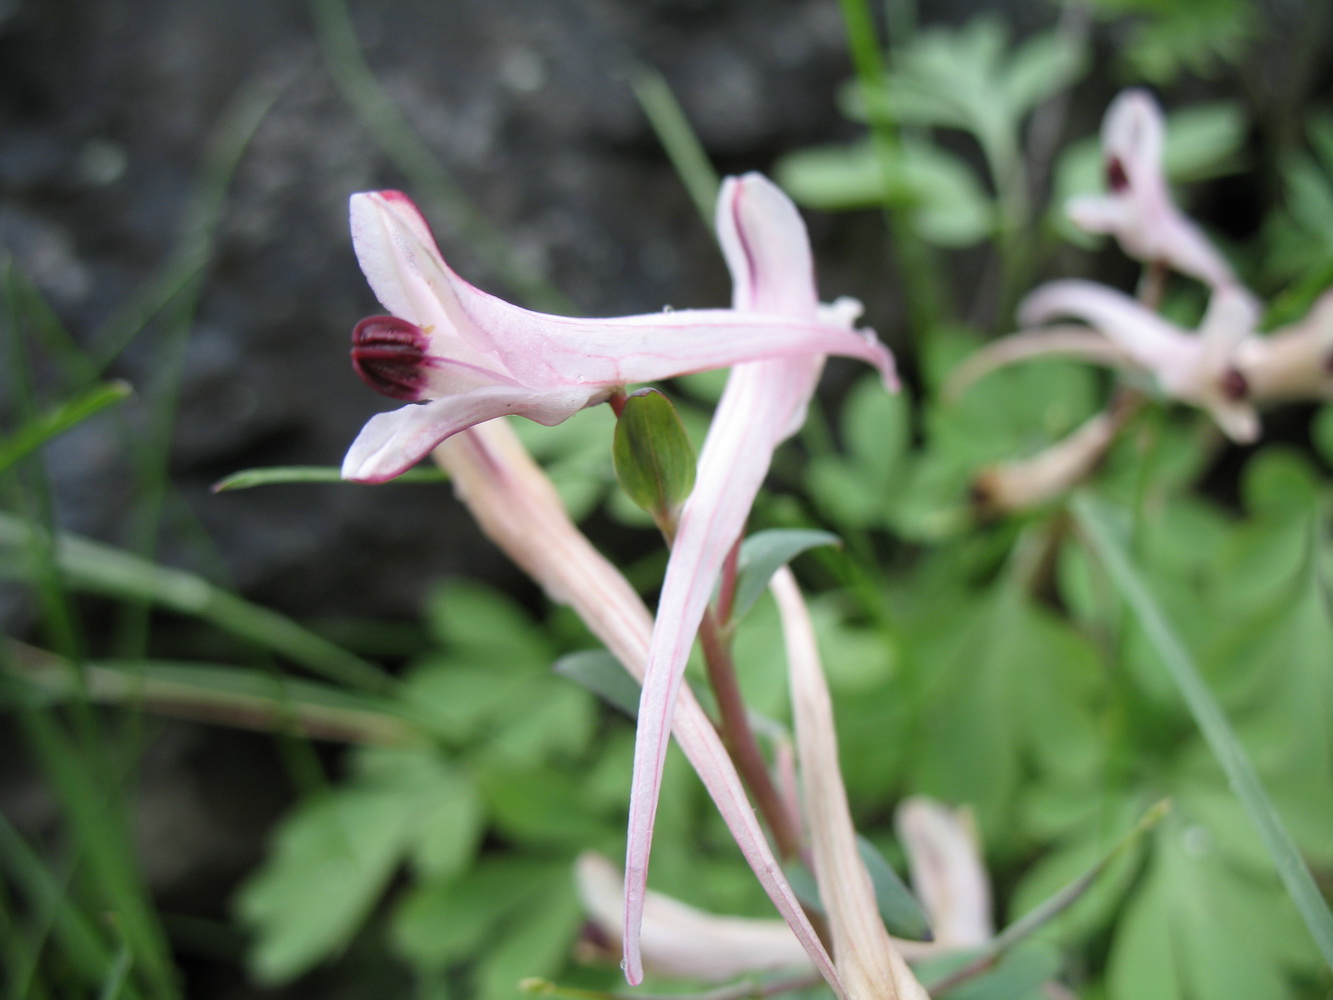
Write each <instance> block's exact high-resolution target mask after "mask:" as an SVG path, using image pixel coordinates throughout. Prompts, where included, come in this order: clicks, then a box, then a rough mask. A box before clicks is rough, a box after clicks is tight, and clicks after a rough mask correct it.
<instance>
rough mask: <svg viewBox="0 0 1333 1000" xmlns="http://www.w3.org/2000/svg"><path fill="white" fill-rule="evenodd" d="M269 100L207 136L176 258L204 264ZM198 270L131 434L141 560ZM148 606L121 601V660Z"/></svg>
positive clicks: (155, 515)
mask: <svg viewBox="0 0 1333 1000" xmlns="http://www.w3.org/2000/svg"><path fill="white" fill-rule="evenodd" d="M273 101H274V95H273V94H271V93H269V92H268V91H266V90H260V89H257V88H253V87H252V88H247V89H244V90H242V91H241V93H240V94H238V95H237V97H236V98H235V99H233V101H232V103H231V105H230V106H229V107H228V108H227V110H226V112H225V113H224V115H223V117H222V121H221V122H220V124H219V125H218V127H217V129H216V130H215V131H214V133H213V134H212V135H211V136H210V139H209V144H208V149H207V150H206V152H205V155H204V164H203V170H202V175H201V178H200V182H199V184H198V187H197V188H196V190H195V193H194V199H193V203H192V205H191V206H190V208H189V211H188V213H187V217H186V220H185V224H184V226H183V230H182V234H181V238H180V241H179V247H178V250H177V258H178V260H183V261H199V262H204V261H207V260H208V259H209V257H210V255H211V253H212V245H213V237H214V233H215V231H216V229H217V225H218V222H219V220H220V219H221V216H222V212H223V209H224V207H225V204H226V197H227V188H228V187H229V186H230V183H231V178H232V176H233V175H234V174H235V172H236V167H237V165H238V164H239V163H240V159H241V156H242V155H243V154H244V152H245V150H246V148H247V147H248V146H249V144H250V139H251V138H252V137H253V136H254V133H255V131H256V129H258V128H259V125H260V123H261V122H262V121H263V120H264V117H265V116H266V115H267V114H268V111H269V109H270V108H271V107H272V106H273ZM202 279H203V271H202V269H201V270H199V272H198V275H197V279H196V280H194V281H192V282H190V283H189V284H188V285H187V287H186V288H185V289H184V290H183V291H182V293H181V294H180V295H179V296H178V297H177V298H176V299H175V301H174V303H173V309H172V315H171V317H170V319H169V320H168V322H167V331H166V334H165V337H164V342H163V344H161V345H160V347H159V351H158V358H159V359H160V363H159V365H158V376H157V379H156V384H155V385H154V386H153V387H152V388H151V389H150V390H149V391H148V392H146V393H145V400H146V404H147V428H146V432H145V433H143V434H142V436H135V437H133V438H132V439H131V440H132V441H133V442H134V444H135V447H134V449H133V453H134V460H135V461H134V464H135V471H136V474H137V482H138V488H139V493H138V496H136V497H135V503H134V510H133V516H132V518H131V528H130V538H131V542H130V548H132V549H133V550H134V551H135V552H137V553H138V554H139V555H141V556H143V557H144V558H146V559H150V560H151V559H152V557H153V554H154V553H155V552H156V550H157V542H158V536H159V533H160V530H161V521H162V510H163V505H164V503H165V500H166V497H167V494H168V491H169V488H170V486H169V477H168V472H167V461H168V457H169V454H170V450H171V440H172V434H173V431H174V429H175V423H176V413H177V409H178V404H179V398H180V386H181V377H182V372H183V369H184V365H185V350H186V347H187V345H188V343H189V336H190V330H191V326H192V324H193V321H194V312H195V306H196V304H197V302H198V298H199V295H200V292H201V290H202V287H203V281H202ZM148 616H149V608H148V605H147V604H146V603H144V602H140V601H134V600H130V601H126V602H125V603H124V604H122V606H121V614H120V618H119V621H118V623H117V624H118V636H117V642H116V645H117V647H118V648H119V649H120V651H121V652H122V653H123V654H124V655H126V656H137V655H141V654H142V653H143V652H144V651H145V650H146V649H147V646H148V628H149V624H148Z"/></svg>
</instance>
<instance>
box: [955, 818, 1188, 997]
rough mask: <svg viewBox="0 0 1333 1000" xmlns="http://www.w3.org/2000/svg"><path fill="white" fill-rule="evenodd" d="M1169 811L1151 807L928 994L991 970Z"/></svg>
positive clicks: (1078, 896) (1074, 899)
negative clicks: (1085, 867) (1090, 862)
mask: <svg viewBox="0 0 1333 1000" xmlns="http://www.w3.org/2000/svg"><path fill="white" fill-rule="evenodd" d="M1170 808H1171V803H1170V800H1168V799H1163V800H1162V801H1161V802H1158V803H1157V804H1156V805H1154V806H1152V807H1151V808H1150V809H1149V810H1148V811H1147V812H1145V813H1144V814H1143V816H1142V818H1141V819H1140V820H1139V821H1138V822H1137V823H1135V824H1134V828H1133V829H1132V830H1130V831H1129V833H1127V834H1125V836H1123V837H1122V838H1120V840H1119V841H1118V842H1117V843H1115V844H1114V845H1112V847H1111V849H1110V850H1109V851H1107V852H1106V853H1105V854H1103V855H1102V856H1101V857H1100V858H1098V859H1097V860H1096V861H1095V862H1094V863H1093V865H1092V867H1091V868H1089V869H1088V870H1087V871H1085V872H1084V873H1083V874H1082V875H1080V876H1079V877H1078V878H1076V879H1074V880H1073V881H1072V882H1070V883H1069V884H1068V885H1066V886H1065V887H1064V888H1062V889H1060V890H1059V891H1058V892H1056V893H1055V894H1054V895H1053V896H1051V897H1049V898H1048V899H1046V900H1045V901H1044V902H1042V903H1041V904H1040V905H1038V906H1036V907H1034V908H1033V909H1031V910H1029V911H1028V912H1027V913H1026V914H1024V915H1023V916H1022V917H1020V918H1019V919H1018V920H1015V921H1014V922H1013V923H1012V924H1010V925H1009V926H1008V927H1006V928H1005V929H1004V930H1002V931H1001V932H1000V933H999V934H997V935H995V937H993V938H991V939H990V940H989V941H988V942H986V944H985V946H984V947H983V948H982V950H981V953H980V954H979V955H977V956H976V957H975V958H974V959H972V961H970V962H968V963H967V964H966V965H964V966H963V967H962V968H961V969H957V970H955V971H954V972H951V973H949V974H948V975H947V976H944V977H943V978H941V979H939V980H936V981H935V982H933V983H931V984H929V987H928V989H929V991H930V992H931V993H932V994H934V995H936V996H943V995H945V994H947V993H948V992H949V991H950V990H951V989H953V988H954V987H955V986H958V985H959V984H960V983H963V982H966V981H967V980H969V979H971V978H973V977H974V976H978V975H980V974H981V973H983V972H985V971H986V970H987V969H989V968H991V967H992V966H994V965H995V963H996V962H997V961H999V959H1000V958H1002V957H1003V956H1004V955H1005V954H1006V953H1007V952H1009V951H1011V950H1013V949H1014V948H1015V947H1017V946H1018V945H1019V944H1022V943H1023V942H1024V941H1026V940H1027V939H1028V938H1029V937H1031V936H1032V935H1033V934H1035V933H1036V932H1037V931H1039V930H1040V929H1041V928H1042V927H1044V926H1046V925H1047V924H1048V923H1050V922H1051V921H1052V920H1054V919H1055V918H1056V917H1058V916H1059V915H1060V914H1061V913H1063V912H1064V911H1065V910H1067V909H1069V907H1071V906H1073V905H1074V904H1075V903H1076V902H1078V901H1079V900H1080V899H1082V898H1083V895H1084V893H1086V892H1087V891H1088V890H1089V889H1090V888H1092V886H1093V883H1095V882H1096V881H1097V879H1098V878H1100V877H1101V875H1102V873H1103V872H1105V871H1106V869H1107V868H1109V867H1110V866H1111V862H1113V861H1115V860H1116V859H1117V858H1119V857H1120V856H1121V855H1123V854H1124V853H1125V852H1126V851H1127V850H1129V849H1130V848H1131V847H1133V846H1134V845H1135V844H1136V843H1138V842H1139V840H1141V839H1142V838H1143V836H1144V835H1145V834H1146V833H1148V832H1149V831H1150V830H1152V829H1153V828H1154V827H1155V826H1157V824H1158V823H1160V822H1161V821H1162V818H1163V817H1164V816H1166V814H1167V812H1168V811H1169V810H1170Z"/></svg>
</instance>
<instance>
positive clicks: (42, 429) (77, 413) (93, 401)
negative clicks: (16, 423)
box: [0, 381, 133, 473]
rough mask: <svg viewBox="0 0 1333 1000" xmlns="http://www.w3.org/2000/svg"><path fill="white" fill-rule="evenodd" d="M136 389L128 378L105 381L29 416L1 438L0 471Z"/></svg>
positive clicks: (3, 470) (2, 471)
mask: <svg viewBox="0 0 1333 1000" xmlns="http://www.w3.org/2000/svg"><path fill="white" fill-rule="evenodd" d="M132 391H133V390H132V389H130V387H129V384H128V383H126V382H120V381H114V382H104V383H103V384H101V385H99V386H97V387H95V388H94V389H92V390H90V391H89V392H86V393H84V394H83V395H81V396H78V397H76V398H75V399H71V400H69V401H68V402H66V403H61V404H60V405H59V406H57V407H55V408H54V409H52V410H48V411H47V412H46V413H43V414H41V415H40V416H39V417H37V418H36V419H35V420H30V421H28V422H27V423H26V424H24V425H23V426H22V427H20V428H19V429H18V430H17V431H15V432H14V433H13V434H11V435H10V436H9V437H8V438H6V439H5V440H4V441H3V442H0V473H4V472H5V470H7V469H8V468H9V467H10V466H12V465H13V464H14V463H15V462H17V461H19V460H20V459H22V458H23V457H24V456H26V455H29V454H31V453H32V452H33V451H36V450H37V449H38V448H40V447H41V446H42V445H44V444H45V443H46V442H47V441H49V440H51V438H53V437H56V436H58V435H60V434H63V433H64V432H65V431H67V430H69V429H70V428H71V427H77V426H78V425H79V424H81V423H83V421H85V420H87V419H88V418H89V417H92V416H94V415H96V414H98V413H100V412H101V411H102V410H104V409H106V408H107V407H108V406H112V405H114V404H116V403H119V402H120V401H121V400H123V399H125V398H127V397H128V396H129V395H130V394H131V392H132Z"/></svg>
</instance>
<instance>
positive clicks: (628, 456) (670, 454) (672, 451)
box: [611, 389, 695, 519]
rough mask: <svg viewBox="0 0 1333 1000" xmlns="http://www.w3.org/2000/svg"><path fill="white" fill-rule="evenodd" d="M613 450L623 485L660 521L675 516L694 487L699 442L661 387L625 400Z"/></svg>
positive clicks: (632, 395)
mask: <svg viewBox="0 0 1333 1000" xmlns="http://www.w3.org/2000/svg"><path fill="white" fill-rule="evenodd" d="M611 454H612V456H613V458H614V460H615V469H616V479H617V480H618V481H619V483H620V488H621V489H623V490H624V491H625V493H626V494H627V495H628V496H629V498H630V499H631V500H633V501H634V502H635V503H636V504H638V505H639V506H640V507H642V508H643V509H644V510H646V511H648V512H649V513H650V514H652V515H653V517H654V518H655V519H657V518H672V517H674V515H675V512H676V511H677V510H678V509H679V508H680V505H681V504H683V503H684V502H685V499H686V498H687V497H688V496H689V495H690V490H692V489H694V472H695V454H694V446H693V445H691V444H690V437H689V435H688V434H686V433H685V426H684V425H683V424H682V423H681V422H680V417H679V415H677V413H676V408H675V407H674V406H672V405H671V400H669V399H667V398H666V396H664V395H662V393H660V392H658V391H657V390H656V389H640V390H639V391H638V392H634V393H631V394H630V396H629V398H628V399H626V400H625V408H624V409H623V410H622V411H621V413H620V419H619V420H618V421H617V422H616V435H615V441H614V442H613V444H612V446H611Z"/></svg>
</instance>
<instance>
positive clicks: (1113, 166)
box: [1106, 156, 1129, 194]
mask: <svg viewBox="0 0 1333 1000" xmlns="http://www.w3.org/2000/svg"><path fill="white" fill-rule="evenodd" d="M1106 186H1107V188H1109V189H1110V190H1111V191H1112V192H1113V193H1114V194H1120V193H1122V192H1124V191H1128V190H1129V174H1127V173H1125V165H1124V164H1123V163H1121V162H1120V157H1118V156H1108V157H1107V158H1106Z"/></svg>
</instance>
